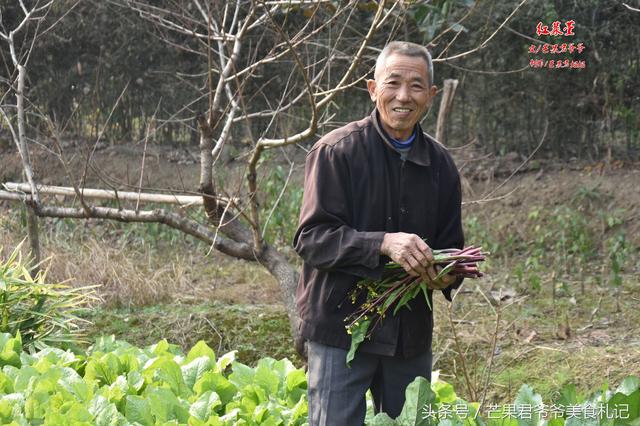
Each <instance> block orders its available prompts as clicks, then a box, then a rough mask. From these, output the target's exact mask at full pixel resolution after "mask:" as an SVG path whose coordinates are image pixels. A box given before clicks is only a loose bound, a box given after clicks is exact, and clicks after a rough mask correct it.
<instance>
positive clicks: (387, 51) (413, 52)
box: [374, 41, 433, 87]
mask: <svg viewBox="0 0 640 426" xmlns="http://www.w3.org/2000/svg"><path fill="white" fill-rule="evenodd" d="M393 54H395V55H404V56H411V57H418V58H422V59H424V61H425V62H426V64H427V78H428V79H429V81H428V83H429V87H431V86H433V62H432V61H431V53H429V50H428V49H427V48H426V47H424V46H421V45H419V44H416V43H412V42H410V41H392V42H391V43H389V44H387V45H386V46H385V47H384V49H382V52H380V54H379V55H378V59H376V70H375V74H374V76H377V75H378V73H379V72H380V71H381V70H382V66H383V64H384V61H386V60H387V57H388V56H390V55H393Z"/></svg>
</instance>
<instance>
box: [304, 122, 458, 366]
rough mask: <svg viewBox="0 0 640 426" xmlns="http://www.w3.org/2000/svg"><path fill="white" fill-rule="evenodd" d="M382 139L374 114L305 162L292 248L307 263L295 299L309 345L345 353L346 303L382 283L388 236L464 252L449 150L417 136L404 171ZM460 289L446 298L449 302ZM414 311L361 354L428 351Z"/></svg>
mask: <svg viewBox="0 0 640 426" xmlns="http://www.w3.org/2000/svg"><path fill="white" fill-rule="evenodd" d="M385 138H387V136H386V133H385V132H384V131H382V129H381V127H380V125H379V123H378V118H377V113H376V111H375V110H374V112H373V113H372V114H371V115H370V116H369V117H366V118H364V119H362V120H360V121H356V122H352V123H350V124H348V125H346V126H344V127H342V128H339V129H336V130H334V131H332V132H330V133H329V134H327V135H326V136H324V137H323V138H321V139H320V140H319V141H318V142H317V143H316V144H315V145H314V146H313V148H312V149H311V151H310V152H309V154H308V155H307V160H306V168H305V183H304V196H303V201H302V208H301V211H300V222H299V226H298V229H297V231H296V234H295V237H294V246H295V249H296V251H297V253H298V254H299V255H300V256H301V257H302V258H303V259H304V266H303V268H302V274H301V275H300V282H299V283H298V290H297V295H296V299H297V306H298V312H299V314H300V317H301V318H302V322H301V329H300V331H301V335H302V337H304V338H306V339H308V340H312V341H316V342H320V343H323V344H326V345H330V346H337V347H341V348H344V349H348V348H349V346H350V342H351V340H350V336H349V335H348V334H347V333H346V331H345V323H344V319H345V318H346V317H347V316H348V315H349V314H350V313H351V312H353V310H354V308H355V306H354V305H353V304H352V303H351V301H350V300H349V297H348V295H349V292H350V291H351V290H352V288H353V287H354V285H355V283H356V282H358V281H359V280H360V279H362V278H363V277H373V278H379V277H380V276H381V274H382V272H383V266H384V264H385V263H386V262H388V261H389V258H387V257H385V256H382V255H380V245H381V243H382V239H383V237H384V234H385V233H387V232H408V233H415V234H417V235H419V236H421V237H422V238H426V242H427V244H428V245H429V246H430V247H431V248H436V249H437V248H447V247H459V248H460V247H462V246H463V243H464V236H463V233H462V225H461V191H460V178H459V175H458V171H457V169H456V167H455V164H454V163H453V160H452V159H451V156H450V155H449V153H448V152H447V150H446V149H445V148H444V147H443V146H442V145H441V144H439V143H437V142H436V141H435V140H434V139H433V138H431V137H430V136H428V135H426V134H424V133H423V132H422V129H420V127H419V126H418V134H417V137H416V139H415V140H414V142H413V146H412V148H411V150H410V151H409V153H408V155H407V158H406V161H402V160H401V158H400V155H399V154H398V152H397V151H395V150H394V149H393V147H392V146H391V144H390V142H388V140H385ZM459 285H460V281H458V282H456V283H455V284H454V285H452V286H451V287H449V288H447V289H445V290H443V292H444V294H445V296H446V297H447V298H448V299H449V300H450V298H451V296H450V293H451V289H452V288H454V287H457V286H459ZM410 306H411V309H410V310H409V309H406V308H403V309H401V310H400V311H398V314H397V316H396V317H393V316H390V315H389V316H387V317H386V319H385V321H384V323H383V325H382V327H380V330H378V331H376V332H374V334H373V336H372V339H371V341H369V342H367V341H365V343H363V345H362V346H361V350H364V351H367V352H374V353H379V354H383V355H394V354H396V353H398V354H401V355H403V356H404V357H407V358H408V357H412V356H415V355H418V354H420V353H423V352H424V351H426V350H428V349H430V347H431V334H432V329H433V314H432V312H431V311H430V310H429V308H428V306H427V304H426V302H425V301H424V298H421V297H417V298H416V299H414V300H413V301H412V302H411V303H410ZM398 339H399V340H398ZM396 349H397V350H396Z"/></svg>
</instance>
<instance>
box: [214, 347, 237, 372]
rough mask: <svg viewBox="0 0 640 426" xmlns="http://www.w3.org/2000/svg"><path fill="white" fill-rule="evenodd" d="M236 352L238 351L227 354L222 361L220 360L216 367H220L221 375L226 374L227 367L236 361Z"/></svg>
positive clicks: (222, 357)
mask: <svg viewBox="0 0 640 426" xmlns="http://www.w3.org/2000/svg"><path fill="white" fill-rule="evenodd" d="M236 352H238V351H231V352H227V353H226V354H224V355H222V356H221V357H220V359H218V361H217V362H216V365H217V366H218V370H219V371H220V372H221V373H224V371H225V370H226V369H227V367H228V366H229V365H231V364H232V363H233V361H235V360H236Z"/></svg>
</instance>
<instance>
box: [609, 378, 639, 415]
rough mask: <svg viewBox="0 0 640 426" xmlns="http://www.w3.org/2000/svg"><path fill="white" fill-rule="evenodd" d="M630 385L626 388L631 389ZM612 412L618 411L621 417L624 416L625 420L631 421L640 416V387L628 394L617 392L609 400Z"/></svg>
mask: <svg viewBox="0 0 640 426" xmlns="http://www.w3.org/2000/svg"><path fill="white" fill-rule="evenodd" d="M629 388H630V386H626V389H625V390H629ZM607 406H608V407H609V412H610V413H618V415H617V416H616V417H617V418H619V419H622V418H624V419H625V422H631V421H633V420H635V419H638V418H640V389H637V390H636V391H634V392H632V393H631V394H629V395H626V394H624V393H621V392H617V393H616V394H615V395H613V396H612V397H611V398H610V399H609V401H607Z"/></svg>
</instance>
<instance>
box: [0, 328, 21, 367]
mask: <svg viewBox="0 0 640 426" xmlns="http://www.w3.org/2000/svg"><path fill="white" fill-rule="evenodd" d="M21 352H22V338H21V336H20V332H18V333H17V334H16V337H13V336H12V335H11V334H9V333H0V367H4V366H5V365H12V366H14V367H18V368H19V367H20V366H21V362H20V353H21Z"/></svg>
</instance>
